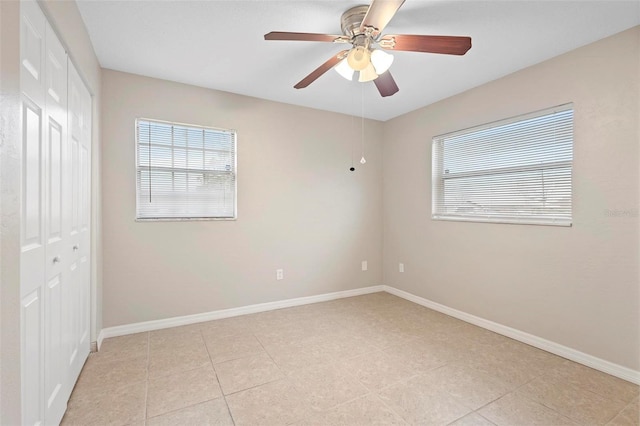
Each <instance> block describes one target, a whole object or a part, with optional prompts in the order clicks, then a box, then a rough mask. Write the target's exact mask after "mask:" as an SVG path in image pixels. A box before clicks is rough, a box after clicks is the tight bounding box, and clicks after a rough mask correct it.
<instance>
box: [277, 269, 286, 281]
mask: <svg viewBox="0 0 640 426" xmlns="http://www.w3.org/2000/svg"><path fill="white" fill-rule="evenodd" d="M283 279H284V269H276V280H283Z"/></svg>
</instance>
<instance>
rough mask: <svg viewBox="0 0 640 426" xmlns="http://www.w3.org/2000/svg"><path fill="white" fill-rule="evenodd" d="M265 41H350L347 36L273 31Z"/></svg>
mask: <svg viewBox="0 0 640 426" xmlns="http://www.w3.org/2000/svg"><path fill="white" fill-rule="evenodd" d="M264 39H265V40H292V41H327V42H329V43H344V42H348V41H349V39H348V38H347V37H345V36H340V35H331V34H314V33H289V32H283V31H271V32H270V33H268V34H265V35H264Z"/></svg>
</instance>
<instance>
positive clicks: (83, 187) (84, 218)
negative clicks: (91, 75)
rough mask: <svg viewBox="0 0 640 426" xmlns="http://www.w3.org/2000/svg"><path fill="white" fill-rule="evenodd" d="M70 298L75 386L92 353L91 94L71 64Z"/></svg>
mask: <svg viewBox="0 0 640 426" xmlns="http://www.w3.org/2000/svg"><path fill="white" fill-rule="evenodd" d="M68 88H69V114H68V117H69V145H70V153H71V154H70V166H69V169H70V171H71V186H70V190H71V214H70V226H71V233H70V236H71V245H72V253H71V262H70V264H69V272H70V283H71V286H70V288H71V295H70V300H72V301H73V303H74V309H73V310H71V311H70V318H69V320H70V326H71V327H70V335H69V337H70V342H69V343H70V346H69V351H68V358H67V362H68V370H69V374H70V381H71V382H72V383H75V381H76V380H77V377H78V375H79V374H80V371H81V370H82V365H83V364H84V361H85V360H86V358H87V356H88V355H89V350H90V343H91V342H90V328H89V327H90V300H91V299H90V297H91V295H90V266H89V260H90V251H89V247H90V214H91V208H90V206H91V204H90V203H91V197H90V188H91V180H90V179H91V163H90V162H91V95H90V94H89V91H88V90H87V88H86V86H85V85H84V83H83V81H82V80H81V79H80V76H79V75H78V73H77V71H76V69H75V67H74V66H73V64H72V63H71V62H69V81H68Z"/></svg>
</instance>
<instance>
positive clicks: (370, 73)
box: [358, 62, 378, 83]
mask: <svg viewBox="0 0 640 426" xmlns="http://www.w3.org/2000/svg"><path fill="white" fill-rule="evenodd" d="M376 78H378V74H376V69H375V68H374V67H373V65H372V64H371V62H369V65H368V66H367V67H366V68H364V69H363V70H361V71H360V78H358V81H359V82H360V83H365V82H367V81H372V80H375V79H376Z"/></svg>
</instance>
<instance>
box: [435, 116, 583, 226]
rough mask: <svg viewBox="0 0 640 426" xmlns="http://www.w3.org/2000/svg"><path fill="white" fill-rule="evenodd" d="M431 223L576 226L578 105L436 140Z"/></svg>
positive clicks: (450, 134) (503, 121)
mask: <svg viewBox="0 0 640 426" xmlns="http://www.w3.org/2000/svg"><path fill="white" fill-rule="evenodd" d="M432 154H433V155H432V161H433V169H432V173H433V179H432V185H433V193H432V194H433V199H432V202H433V207H432V218H433V219H444V220H466V221H473V222H500V223H528V224H543V225H563V226H571V164H572V160H573V105H572V104H567V105H562V106H559V107H555V108H551V109H547V110H544V111H538V112H534V113H531V114H527V115H524V116H519V117H515V118H511V119H507V120H502V121H499V122H496V123H490V124H486V125H483V126H478V127H474V128H471V129H467V130H461V131H458V132H454V133H449V134H446V135H442V136H437V137H435V138H434V139H433V146H432Z"/></svg>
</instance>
